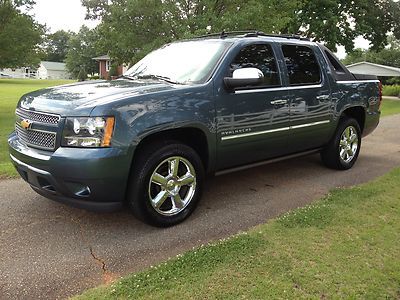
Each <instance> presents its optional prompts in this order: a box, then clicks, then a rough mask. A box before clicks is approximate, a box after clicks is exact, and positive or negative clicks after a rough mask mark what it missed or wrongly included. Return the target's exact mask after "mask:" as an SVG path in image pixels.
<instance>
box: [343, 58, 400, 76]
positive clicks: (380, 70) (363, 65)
mask: <svg viewBox="0 0 400 300" xmlns="http://www.w3.org/2000/svg"><path fill="white" fill-rule="evenodd" d="M347 69H348V70H349V71H350V72H352V73H354V74H367V75H376V76H383V77H392V76H400V68H395V67H390V66H385V65H378V64H373V63H370V62H367V61H363V62H359V63H355V64H352V65H349V66H347Z"/></svg>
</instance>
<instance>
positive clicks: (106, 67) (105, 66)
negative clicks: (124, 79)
mask: <svg viewBox="0 0 400 300" xmlns="http://www.w3.org/2000/svg"><path fill="white" fill-rule="evenodd" d="M92 59H93V60H95V61H98V62H99V77H100V78H101V79H110V75H109V73H110V68H111V59H110V57H109V56H108V55H101V56H98V57H93V58H92ZM126 70H127V67H126V66H125V65H119V66H118V67H117V75H116V76H120V75H122V74H123V73H124V72H125V71H126Z"/></svg>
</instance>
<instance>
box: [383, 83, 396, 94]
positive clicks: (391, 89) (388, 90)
mask: <svg viewBox="0 0 400 300" xmlns="http://www.w3.org/2000/svg"><path fill="white" fill-rule="evenodd" d="M382 93H383V96H400V85H384V86H383V91H382Z"/></svg>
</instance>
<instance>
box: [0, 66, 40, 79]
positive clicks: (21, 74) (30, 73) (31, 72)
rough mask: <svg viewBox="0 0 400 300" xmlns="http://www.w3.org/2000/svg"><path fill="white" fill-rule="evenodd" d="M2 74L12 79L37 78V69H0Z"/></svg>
mask: <svg viewBox="0 0 400 300" xmlns="http://www.w3.org/2000/svg"><path fill="white" fill-rule="evenodd" d="M0 72H1V73H3V74H6V75H10V77H12V78H36V69H33V68H30V67H22V68H13V69H11V68H8V69H0Z"/></svg>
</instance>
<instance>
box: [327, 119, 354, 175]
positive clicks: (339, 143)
mask: <svg viewBox="0 0 400 300" xmlns="http://www.w3.org/2000/svg"><path fill="white" fill-rule="evenodd" d="M360 148H361V129H360V125H359V124H358V122H357V121H356V120H355V119H353V118H348V117H345V118H342V119H341V121H340V123H339V126H338V128H337V130H336V133H335V135H334V137H333V138H332V140H331V141H330V142H329V144H328V145H327V146H326V147H325V148H324V149H323V150H322V152H321V159H322V162H323V163H324V164H325V165H326V166H327V167H328V168H331V169H337V170H348V169H350V168H351V167H353V165H354V164H355V162H356V161H357V158H358V154H359V153H360Z"/></svg>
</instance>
